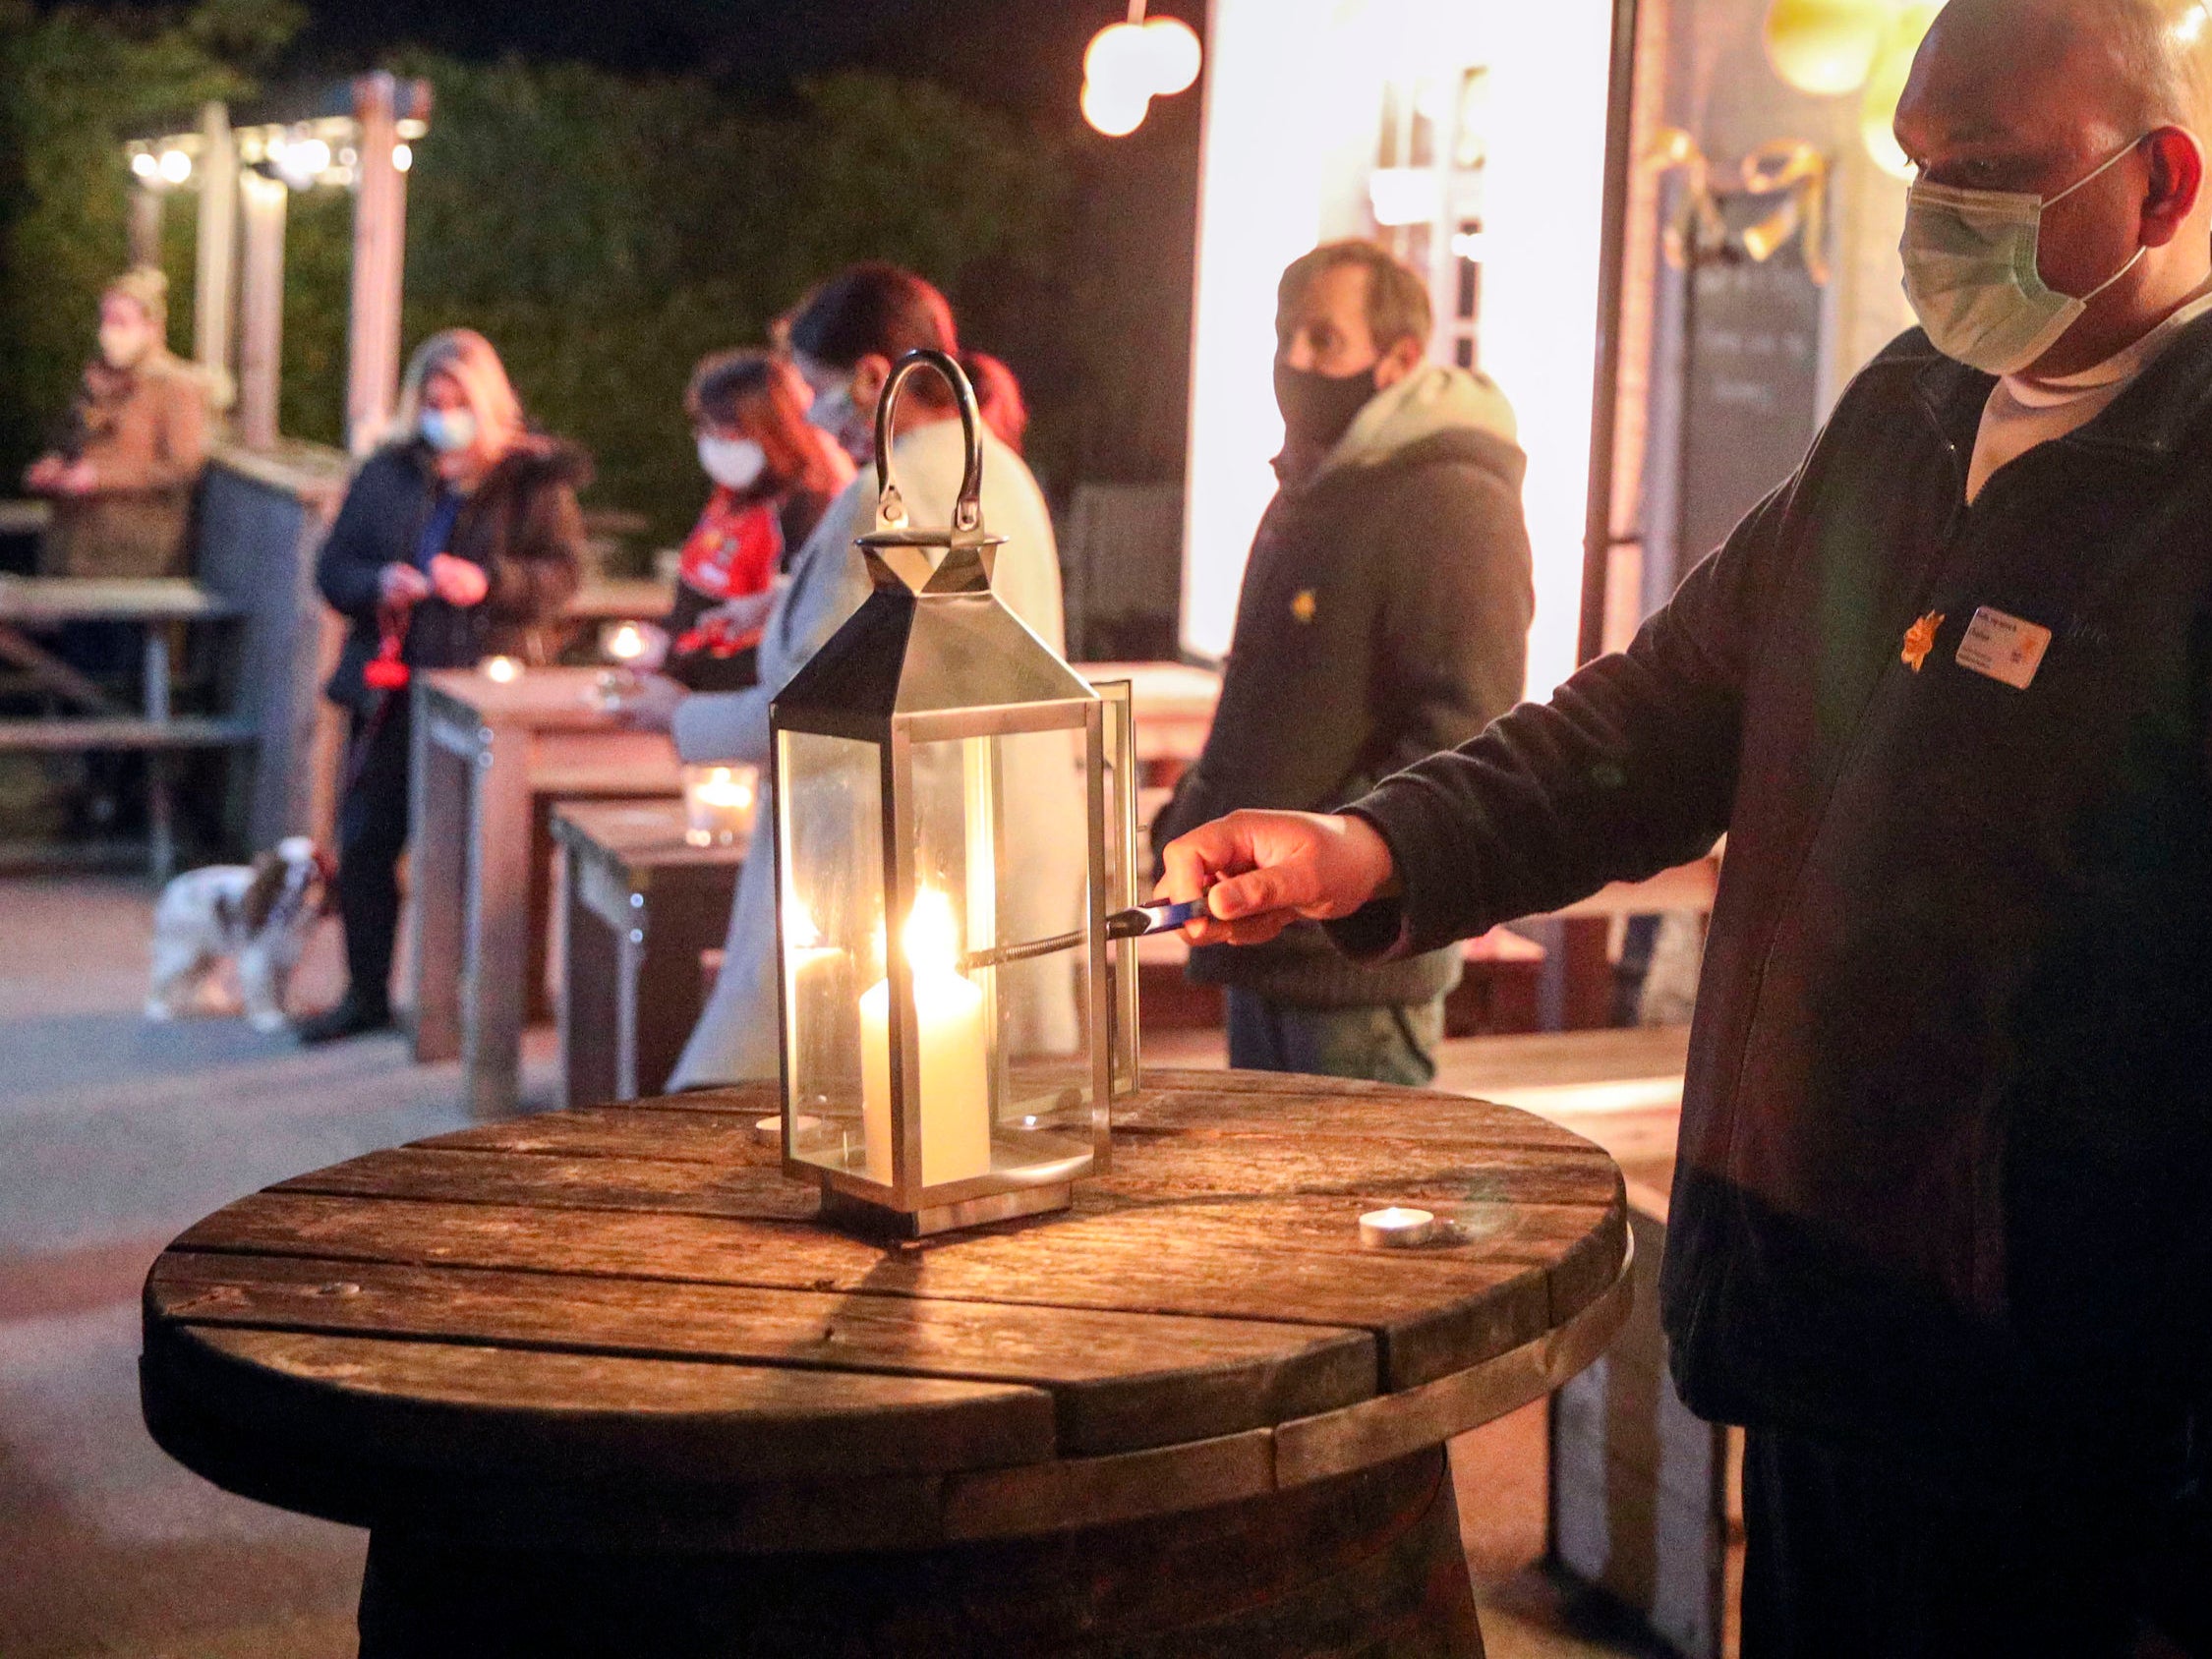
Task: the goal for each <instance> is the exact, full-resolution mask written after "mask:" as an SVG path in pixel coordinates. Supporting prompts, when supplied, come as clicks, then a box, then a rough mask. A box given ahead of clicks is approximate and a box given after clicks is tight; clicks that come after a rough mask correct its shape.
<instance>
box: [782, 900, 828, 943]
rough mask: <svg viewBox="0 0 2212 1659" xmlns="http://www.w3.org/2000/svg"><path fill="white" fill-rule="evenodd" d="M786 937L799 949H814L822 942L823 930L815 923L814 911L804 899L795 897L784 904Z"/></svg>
mask: <svg viewBox="0 0 2212 1659" xmlns="http://www.w3.org/2000/svg"><path fill="white" fill-rule="evenodd" d="M784 937H785V938H786V939H787V940H789V941H790V943H791V944H792V946H793V947H794V948H796V949H799V950H812V949H814V948H815V947H816V946H817V945H819V944H821V943H822V930H821V929H820V928H818V927H816V926H815V925H814V913H813V912H812V911H811V910H809V909H807V907H806V901H805V900H804V899H799V898H794V899H791V900H790V901H789V902H788V903H786V905H785V906H784Z"/></svg>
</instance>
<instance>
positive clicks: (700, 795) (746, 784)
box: [683, 767, 760, 847]
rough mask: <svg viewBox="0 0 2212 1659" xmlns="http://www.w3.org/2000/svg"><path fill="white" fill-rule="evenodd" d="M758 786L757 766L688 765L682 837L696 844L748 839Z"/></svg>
mask: <svg viewBox="0 0 2212 1659" xmlns="http://www.w3.org/2000/svg"><path fill="white" fill-rule="evenodd" d="M759 785H760V772H759V770H758V769H757V768H754V767H685V768H684V769H683V816H684V822H685V829H684V831H683V838H684V839H685V840H686V841H688V842H689V843H690V844H691V845H693V846H695V847H711V846H713V845H714V844H715V843H716V842H718V841H719V842H721V843H722V844H723V845H725V846H729V845H732V844H734V843H735V842H738V841H742V840H747V839H749V838H750V837H751V835H752V832H753V817H754V808H755V804H756V802H757V801H758V799H759Z"/></svg>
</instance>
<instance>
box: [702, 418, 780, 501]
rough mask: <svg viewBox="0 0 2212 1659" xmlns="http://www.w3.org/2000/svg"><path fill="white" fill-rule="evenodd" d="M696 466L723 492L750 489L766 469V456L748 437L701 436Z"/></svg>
mask: <svg viewBox="0 0 2212 1659" xmlns="http://www.w3.org/2000/svg"><path fill="white" fill-rule="evenodd" d="M699 465H700V467H701V468H702V469H703V470H704V471H705V472H706V475H707V476H708V477H709V478H711V479H713V480H714V481H715V483H717V484H719V485H721V486H723V487H724V488H725V489H750V488H752V486H753V485H754V484H755V483H756V482H757V481H758V480H759V478H760V475H761V473H762V471H763V470H764V469H765V468H766V467H767V466H768V454H767V451H765V450H763V449H762V448H761V446H760V445H759V444H757V443H755V442H754V441H753V440H752V439H751V438H749V437H717V436H715V435H714V433H712V432H701V433H700V434H699Z"/></svg>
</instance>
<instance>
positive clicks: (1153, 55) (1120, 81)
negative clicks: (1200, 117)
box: [1082, 0, 1201, 139]
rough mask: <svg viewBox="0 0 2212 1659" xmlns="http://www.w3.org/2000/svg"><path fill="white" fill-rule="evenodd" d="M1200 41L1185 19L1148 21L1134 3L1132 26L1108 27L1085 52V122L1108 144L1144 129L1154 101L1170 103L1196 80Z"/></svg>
mask: <svg viewBox="0 0 2212 1659" xmlns="http://www.w3.org/2000/svg"><path fill="white" fill-rule="evenodd" d="M1200 57H1201V52H1200V49H1199V46H1198V36H1197V34H1196V33H1195V32H1194V31H1193V29H1192V28H1191V26H1190V25H1189V24H1187V23H1185V22H1184V21H1183V20H1182V19H1181V18H1147V17H1145V15H1144V0H1130V7H1129V21H1128V22H1127V23H1117V24H1110V25H1108V26H1107V27H1106V28H1104V29H1100V30H1099V31H1098V32H1097V33H1096V34H1095V35H1093V36H1092V37H1091V42H1090V45H1089V46H1088V47H1087V48H1086V49H1085V50H1084V52H1083V97H1082V108H1083V119H1084V120H1085V121H1087V122H1089V123H1090V124H1091V125H1092V126H1093V127H1095V128H1097V129H1098V130H1099V131H1100V132H1101V133H1103V134H1105V135H1106V136H1107V137H1108V138H1110V139H1119V138H1124V137H1126V136H1127V135H1129V134H1131V133H1134V132H1135V131H1136V129H1137V128H1138V127H1140V126H1142V125H1143V122H1144V114H1145V111H1147V110H1148V109H1150V108H1151V107H1152V100H1153V99H1154V98H1172V97H1173V96H1175V94H1176V93H1178V92H1181V91H1185V90H1187V89H1188V88H1189V87H1190V86H1191V85H1192V84H1193V82H1195V81H1196V80H1197V79H1198V65H1199V60H1200Z"/></svg>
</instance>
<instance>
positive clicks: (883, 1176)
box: [860, 888, 991, 1186]
mask: <svg viewBox="0 0 2212 1659" xmlns="http://www.w3.org/2000/svg"><path fill="white" fill-rule="evenodd" d="M959 936H960V929H959V927H958V925H957V924H956V923H955V921H954V919H953V904H952V900H951V899H949V898H947V897H946V896H945V895H944V894H943V893H941V892H937V891H934V890H932V889H929V888H924V889H923V890H922V891H921V892H920V893H918V894H916V895H915V898H914V909H913V913H912V914H911V915H910V916H908V917H907V918H906V926H905V928H904V929H903V931H902V937H901V941H900V944H901V948H902V949H903V950H904V951H905V953H906V966H907V970H908V976H909V978H910V980H911V982H912V984H913V988H914V1002H913V1010H912V1011H913V1018H914V1021H915V1023H916V1025H917V1027H918V1028H919V1029H918V1030H917V1031H916V1033H915V1044H914V1046H915V1048H916V1049H918V1050H919V1051H920V1058H921V1067H920V1075H919V1076H918V1077H914V1076H909V1077H908V1078H907V1082H908V1083H909V1084H910V1085H913V1086H914V1087H913V1094H912V1096H911V1105H912V1106H913V1108H914V1109H915V1110H917V1111H919V1112H920V1114H921V1131H922V1132H921V1179H922V1184H923V1185H924V1186H936V1185H939V1184H940V1183H942V1182H945V1181H963V1180H967V1179H969V1178H971V1177H972V1176H975V1175H987V1174H989V1173H991V1090H990V1083H989V1079H988V1075H987V1073H986V1072H985V1069H984V1067H985V1064H986V1058H985V1057H986V1056H987V1055H988V1054H989V1052H990V1045H989V1043H988V1042H987V1040H986V1038H985V1034H984V1030H983V992H982V989H981V987H979V986H977V985H976V984H975V983H974V981H972V980H970V979H968V978H967V977H966V976H965V975H963V974H962V973H961V972H960V969H959V966H958V964H959V962H960V937H959ZM860 1127H861V1132H862V1135H863V1137H864V1140H865V1146H866V1152H867V1159H868V1176H869V1178H870V1179H871V1180H879V1181H884V1182H887V1183H888V1182H889V1181H890V1179H891V1153H892V1145H891V1132H892V1125H891V980H890V977H889V976H888V975H887V976H886V977H884V978H883V979H879V980H877V981H876V983H875V984H874V985H871V986H870V987H869V988H868V989H867V990H866V991H864V992H863V993H861V996H860Z"/></svg>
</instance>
